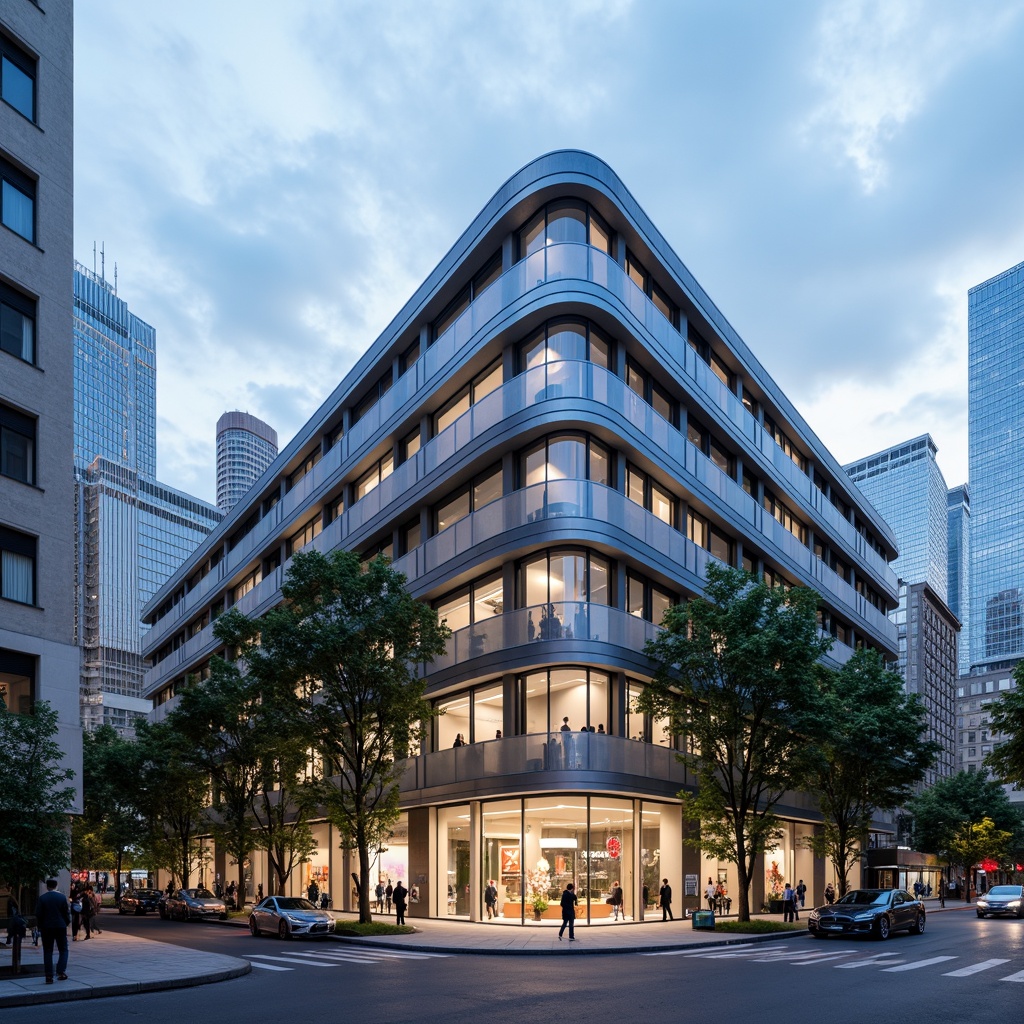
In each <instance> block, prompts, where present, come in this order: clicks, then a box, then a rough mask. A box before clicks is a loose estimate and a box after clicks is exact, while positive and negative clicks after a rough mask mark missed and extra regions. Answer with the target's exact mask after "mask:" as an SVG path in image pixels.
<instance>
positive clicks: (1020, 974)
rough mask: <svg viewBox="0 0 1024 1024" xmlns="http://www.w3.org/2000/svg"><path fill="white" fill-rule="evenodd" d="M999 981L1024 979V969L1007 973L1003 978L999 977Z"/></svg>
mask: <svg viewBox="0 0 1024 1024" xmlns="http://www.w3.org/2000/svg"><path fill="white" fill-rule="evenodd" d="M999 980H1000V981H1024V971H1018V972H1017V973H1016V974H1008V975H1007V976H1006V977H1005V978H1000V979H999Z"/></svg>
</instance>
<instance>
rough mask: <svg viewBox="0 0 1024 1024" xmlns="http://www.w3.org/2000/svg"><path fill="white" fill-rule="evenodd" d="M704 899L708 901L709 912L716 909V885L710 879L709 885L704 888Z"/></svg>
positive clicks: (709, 878)
mask: <svg viewBox="0 0 1024 1024" xmlns="http://www.w3.org/2000/svg"><path fill="white" fill-rule="evenodd" d="M704 899H706V900H707V901H708V910H714V909H715V883H714V882H712V881H711V877H710V876H709V877H708V884H707V885H706V886H704Z"/></svg>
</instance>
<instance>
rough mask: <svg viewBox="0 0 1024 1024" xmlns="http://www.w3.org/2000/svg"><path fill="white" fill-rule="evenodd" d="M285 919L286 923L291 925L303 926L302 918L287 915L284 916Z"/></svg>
mask: <svg viewBox="0 0 1024 1024" xmlns="http://www.w3.org/2000/svg"><path fill="white" fill-rule="evenodd" d="M284 919H285V920H286V921H287V922H288V923H289V924H302V918H301V917H292V915H291V914H285V915H284Z"/></svg>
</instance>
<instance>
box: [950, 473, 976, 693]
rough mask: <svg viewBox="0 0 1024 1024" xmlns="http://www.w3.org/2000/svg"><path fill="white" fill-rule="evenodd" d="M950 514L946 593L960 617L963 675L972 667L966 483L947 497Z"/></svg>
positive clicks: (954, 489) (951, 489) (959, 655)
mask: <svg viewBox="0 0 1024 1024" xmlns="http://www.w3.org/2000/svg"><path fill="white" fill-rule="evenodd" d="M946 509H947V512H948V514H949V548H948V550H949V563H948V568H949V571H948V574H947V577H946V578H947V580H948V584H947V588H946V590H947V594H948V598H949V610H950V611H951V612H952V613H953V614H954V615H955V616H956V617H957V618H958V619H959V620H960V638H959V643H958V648H957V663H958V666H959V673H960V675H966V674H967V672H968V671H970V667H971V652H970V635H971V629H970V607H971V575H970V568H971V545H970V527H971V492H970V488H969V487H968V486H967V484H961V485H960V486H959V487H951V488H950V489H949V493H948V495H947V497H946Z"/></svg>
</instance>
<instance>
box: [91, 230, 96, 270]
mask: <svg viewBox="0 0 1024 1024" xmlns="http://www.w3.org/2000/svg"><path fill="white" fill-rule="evenodd" d="M92 272H93V274H95V273H96V239H95V238H94V239H93V240H92Z"/></svg>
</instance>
